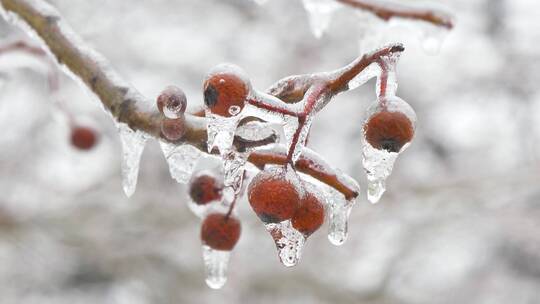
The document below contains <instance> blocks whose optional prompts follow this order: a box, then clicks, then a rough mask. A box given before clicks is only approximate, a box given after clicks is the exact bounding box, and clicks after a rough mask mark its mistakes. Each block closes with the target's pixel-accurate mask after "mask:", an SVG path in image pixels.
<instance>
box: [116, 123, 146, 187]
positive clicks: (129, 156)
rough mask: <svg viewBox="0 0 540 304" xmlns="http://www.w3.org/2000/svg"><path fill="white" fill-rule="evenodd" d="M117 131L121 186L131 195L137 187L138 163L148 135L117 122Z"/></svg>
mask: <svg viewBox="0 0 540 304" xmlns="http://www.w3.org/2000/svg"><path fill="white" fill-rule="evenodd" d="M118 131H119V134H120V141H121V143H122V153H123V157H122V186H123V188H124V192H125V193H126V195H127V196H128V197H130V196H131V195H133V193H134V192H135V188H136V187H137V177H138V175H139V163H140V161H141V155H142V153H143V150H144V146H145V144H146V141H147V140H148V135H147V134H145V133H143V132H141V131H134V130H133V129H131V128H130V127H129V126H128V125H126V124H123V123H119V124H118Z"/></svg>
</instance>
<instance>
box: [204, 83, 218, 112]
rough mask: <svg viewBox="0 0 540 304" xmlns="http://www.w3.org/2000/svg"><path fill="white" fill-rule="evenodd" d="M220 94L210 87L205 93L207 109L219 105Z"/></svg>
mask: <svg viewBox="0 0 540 304" xmlns="http://www.w3.org/2000/svg"><path fill="white" fill-rule="evenodd" d="M218 96H219V92H218V90H216V88H215V87H214V86H212V85H209V86H208V87H207V88H206V90H205V91H204V103H205V104H206V106H207V107H209V108H212V107H214V106H215V105H216V104H217V101H218Z"/></svg>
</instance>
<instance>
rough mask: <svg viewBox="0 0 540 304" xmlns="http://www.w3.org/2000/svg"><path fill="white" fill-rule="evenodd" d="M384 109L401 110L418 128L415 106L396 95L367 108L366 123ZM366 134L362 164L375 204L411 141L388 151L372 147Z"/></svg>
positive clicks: (371, 199)
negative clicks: (395, 150)
mask: <svg viewBox="0 0 540 304" xmlns="http://www.w3.org/2000/svg"><path fill="white" fill-rule="evenodd" d="M382 110H385V111H390V112H397V111H399V112H401V113H403V114H405V116H407V117H408V118H409V120H410V121H411V122H412V124H413V128H416V113H415V112H414V110H413V108H412V107H411V106H410V105H409V104H408V103H407V102H405V101H404V100H402V99H401V98H399V97H397V96H394V95H389V96H386V97H385V103H384V105H383V103H382V102H380V101H375V102H374V103H373V104H372V105H371V106H370V107H369V108H368V110H367V119H366V123H367V120H369V118H370V117H371V116H372V115H373V114H375V113H377V112H380V111H382ZM365 135H366V134H365V132H363V142H364V147H363V148H362V156H363V160H362V165H363V167H364V170H365V171H366V176H367V179H368V186H367V197H368V200H369V201H370V202H371V203H373V204H375V203H377V202H379V200H380V198H381V197H382V195H383V193H384V192H385V191H386V179H387V178H388V177H389V176H390V174H391V173H392V169H393V167H394V163H395V161H396V159H397V157H398V156H399V153H402V152H403V151H405V150H406V149H407V147H408V146H409V145H410V143H407V144H405V145H404V146H403V147H402V148H401V150H400V151H399V153H395V152H388V151H386V150H378V149H375V148H374V147H372V146H371V145H370V144H369V143H368V142H367V140H366V137H365Z"/></svg>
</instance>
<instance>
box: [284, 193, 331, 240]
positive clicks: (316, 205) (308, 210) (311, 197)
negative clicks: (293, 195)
mask: <svg viewBox="0 0 540 304" xmlns="http://www.w3.org/2000/svg"><path fill="white" fill-rule="evenodd" d="M323 222H324V206H323V204H322V202H321V201H320V199H319V198H318V197H317V195H316V194H314V193H311V192H307V193H306V195H305V196H304V197H303V198H302V200H300V206H299V207H298V209H297V210H296V212H295V213H294V216H293V217H292V219H291V223H292V226H293V227H294V228H295V229H296V230H298V231H300V232H301V233H303V234H304V235H305V236H306V237H308V236H309V235H311V234H312V233H313V232H315V231H317V229H319V227H321V225H322V224H323Z"/></svg>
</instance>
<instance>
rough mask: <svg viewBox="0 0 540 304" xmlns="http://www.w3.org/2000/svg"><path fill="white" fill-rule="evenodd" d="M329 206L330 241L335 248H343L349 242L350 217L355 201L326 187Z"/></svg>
mask: <svg viewBox="0 0 540 304" xmlns="http://www.w3.org/2000/svg"><path fill="white" fill-rule="evenodd" d="M326 188H327V191H326V195H327V196H329V197H328V198H327V200H326V201H327V202H328V206H327V208H326V210H327V219H328V240H329V241H330V243H332V244H333V245H335V246H341V245H343V244H344V243H345V241H346V240H347V236H348V232H349V215H350V214H351V210H352V207H353V205H354V204H355V200H347V199H345V197H344V196H343V194H341V192H338V191H337V190H335V189H333V188H329V187H326Z"/></svg>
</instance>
